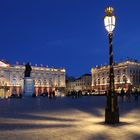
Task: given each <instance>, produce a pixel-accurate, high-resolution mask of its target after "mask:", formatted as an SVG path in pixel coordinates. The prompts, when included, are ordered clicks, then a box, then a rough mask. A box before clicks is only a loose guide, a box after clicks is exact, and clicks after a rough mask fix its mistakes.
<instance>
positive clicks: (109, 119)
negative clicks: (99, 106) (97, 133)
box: [105, 109, 119, 124]
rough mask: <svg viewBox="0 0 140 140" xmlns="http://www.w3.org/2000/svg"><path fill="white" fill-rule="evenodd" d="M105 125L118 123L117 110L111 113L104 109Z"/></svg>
mask: <svg viewBox="0 0 140 140" xmlns="http://www.w3.org/2000/svg"><path fill="white" fill-rule="evenodd" d="M105 123H106V124H116V123H119V109H116V110H114V111H113V112H112V111H111V110H109V109H105Z"/></svg>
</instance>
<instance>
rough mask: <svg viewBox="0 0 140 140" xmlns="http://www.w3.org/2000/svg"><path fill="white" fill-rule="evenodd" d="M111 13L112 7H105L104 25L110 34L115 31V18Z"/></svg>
mask: <svg viewBox="0 0 140 140" xmlns="http://www.w3.org/2000/svg"><path fill="white" fill-rule="evenodd" d="M113 11H114V9H113V8H112V7H107V8H106V10H105V12H106V16H105V17H104V25H105V29H106V30H107V31H108V33H112V32H113V30H114V29H115V22H116V17H115V16H114V15H113Z"/></svg>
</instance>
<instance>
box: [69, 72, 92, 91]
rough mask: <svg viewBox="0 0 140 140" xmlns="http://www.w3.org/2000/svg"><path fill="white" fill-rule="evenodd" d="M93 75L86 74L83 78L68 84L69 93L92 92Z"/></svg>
mask: <svg viewBox="0 0 140 140" xmlns="http://www.w3.org/2000/svg"><path fill="white" fill-rule="evenodd" d="M91 81H92V78H91V74H84V75H82V76H81V77H79V78H77V79H75V80H74V81H68V82H67V84H66V85H67V86H66V87H67V91H73V90H75V91H79V90H81V91H88V90H91Z"/></svg>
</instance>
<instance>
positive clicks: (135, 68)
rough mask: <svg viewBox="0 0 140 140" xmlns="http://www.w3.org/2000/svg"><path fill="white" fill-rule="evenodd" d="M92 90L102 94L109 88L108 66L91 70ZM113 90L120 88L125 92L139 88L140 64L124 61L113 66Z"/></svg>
mask: <svg viewBox="0 0 140 140" xmlns="http://www.w3.org/2000/svg"><path fill="white" fill-rule="evenodd" d="M91 73H92V89H94V90H95V91H98V92H102V91H103V92H104V91H107V90H108V87H109V66H98V67H95V68H92V69H91ZM114 80H115V83H114V84H115V90H116V91H120V90H121V89H122V88H123V89H124V90H125V91H127V90H128V89H129V88H131V89H134V88H139V86H140V63H138V62H137V61H132V60H126V61H124V62H120V63H117V64H115V65H114Z"/></svg>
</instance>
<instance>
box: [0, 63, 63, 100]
mask: <svg viewBox="0 0 140 140" xmlns="http://www.w3.org/2000/svg"><path fill="white" fill-rule="evenodd" d="M31 67H32V71H31V77H32V79H33V80H34V86H35V94H36V95H38V94H41V93H43V92H45V91H49V90H52V89H53V90H56V89H63V88H65V86H66V84H65V69H56V68H48V67H43V66H42V67H37V66H31ZM24 71H25V66H24V65H10V64H8V63H6V62H4V61H0V97H8V96H10V95H11V94H12V93H14V94H20V93H23V92H24V91H23V89H24V88H23V86H24Z"/></svg>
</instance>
